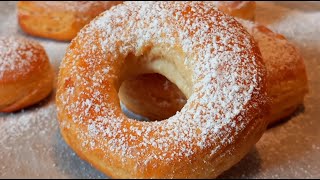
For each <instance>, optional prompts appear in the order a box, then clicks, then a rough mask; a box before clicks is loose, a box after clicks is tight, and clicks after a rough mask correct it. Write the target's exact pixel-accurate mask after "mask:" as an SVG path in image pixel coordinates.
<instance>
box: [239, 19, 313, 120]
mask: <svg viewBox="0 0 320 180" xmlns="http://www.w3.org/2000/svg"><path fill="white" fill-rule="evenodd" d="M238 21H239V22H241V23H242V24H243V25H244V26H245V27H246V29H247V30H248V32H249V33H250V34H252V35H253V37H254V39H255V40H256V41H257V43H258V46H259V48H260V51H261V54H262V57H263V59H264V62H265V64H266V68H267V72H268V73H267V90H268V96H269V97H270V98H271V100H272V103H271V111H270V115H269V116H268V121H269V123H270V124H274V123H275V122H278V121H281V120H283V119H284V118H286V117H288V116H290V115H291V114H292V113H293V112H294V111H295V110H296V109H297V107H298V106H299V105H301V104H302V103H303V99H304V96H305V95H306V93H307V92H308V79H307V74H306V68H305V65H304V61H303V58H302V56H301V54H300V52H299V51H298V50H297V48H296V47H295V46H294V45H293V44H292V43H290V42H289V41H288V40H287V39H286V38H285V37H284V36H283V35H281V34H277V33H274V32H272V31H271V30H270V29H268V28H267V27H265V26H263V25H260V24H254V23H252V22H249V21H244V20H240V19H238Z"/></svg>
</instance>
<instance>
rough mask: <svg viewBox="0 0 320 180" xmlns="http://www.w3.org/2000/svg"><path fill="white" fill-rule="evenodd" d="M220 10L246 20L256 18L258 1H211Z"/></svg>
mask: <svg viewBox="0 0 320 180" xmlns="http://www.w3.org/2000/svg"><path fill="white" fill-rule="evenodd" d="M209 3H211V4H212V5H213V6H215V7H216V8H218V9H219V10H220V11H222V12H224V13H226V14H228V15H231V16H233V17H238V18H241V19H245V20H251V21H253V20H254V18H255V10H256V2H254V1H210V2H209Z"/></svg>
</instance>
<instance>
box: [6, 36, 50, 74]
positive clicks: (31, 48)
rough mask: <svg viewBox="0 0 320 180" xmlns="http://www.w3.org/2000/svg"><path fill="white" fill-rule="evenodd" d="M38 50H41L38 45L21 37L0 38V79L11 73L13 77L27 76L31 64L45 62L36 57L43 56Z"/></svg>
mask: <svg viewBox="0 0 320 180" xmlns="http://www.w3.org/2000/svg"><path fill="white" fill-rule="evenodd" d="M39 49H42V47H41V46H40V44H39V43H37V42H35V41H31V40H27V39H25V38H23V37H14V36H9V37H1V38H0V79H1V78H2V77H3V76H4V75H5V74H7V75H8V73H13V72H14V76H15V77H18V76H22V75H25V74H27V73H28V72H29V71H30V70H31V69H32V67H31V64H32V63H33V62H36V61H37V62H39V61H43V60H45V58H43V57H37V56H39V55H43V53H40V52H39ZM35 57H37V58H35ZM15 77H13V78H15Z"/></svg>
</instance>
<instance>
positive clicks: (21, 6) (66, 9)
mask: <svg viewBox="0 0 320 180" xmlns="http://www.w3.org/2000/svg"><path fill="white" fill-rule="evenodd" d="M119 3H122V1H106V2H104V1H67V2H66V1H20V2H18V3H17V12H18V22H19V25H20V27H21V29H22V30H23V31H24V32H26V33H28V34H30V35H33V36H38V37H43V38H49V39H55V40H62V41H69V40H71V39H72V38H74V37H75V36H76V35H77V33H78V32H79V31H80V29H81V28H82V27H83V26H85V25H86V24H88V23H89V22H90V21H91V20H92V19H93V18H95V17H96V16H97V15H99V14H100V13H101V12H103V11H105V10H108V9H110V8H111V7H112V6H114V5H117V4H119Z"/></svg>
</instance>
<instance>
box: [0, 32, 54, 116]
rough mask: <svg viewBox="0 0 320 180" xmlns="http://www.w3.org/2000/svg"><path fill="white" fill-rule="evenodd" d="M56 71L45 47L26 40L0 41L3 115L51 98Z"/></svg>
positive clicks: (0, 89) (0, 87)
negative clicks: (49, 95)
mask: <svg viewBox="0 0 320 180" xmlns="http://www.w3.org/2000/svg"><path fill="white" fill-rule="evenodd" d="M53 75H54V72H53V69H52V67H51V65H50V62H49V60H48V56H47V54H46V52H45V50H44V49H43V47H42V46H41V45H40V44H39V43H37V42H35V41H31V40H28V39H25V38H22V37H14V36H9V37H1V38H0V112H13V111H17V110H19V109H22V108H25V107H27V106H30V105H32V104H35V103H37V102H39V101H40V100H42V99H43V98H45V97H46V96H48V94H49V93H50V92H51V90H52V87H53Z"/></svg>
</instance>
